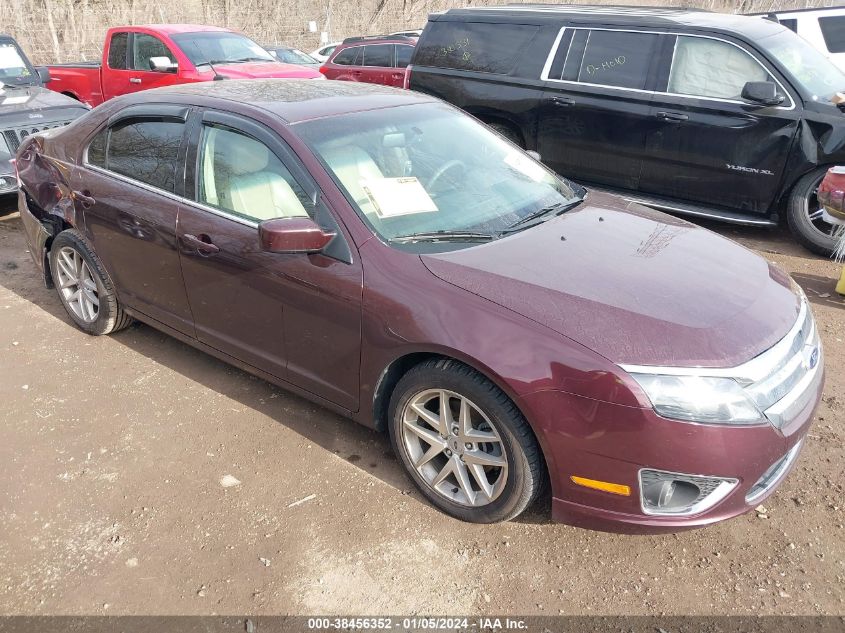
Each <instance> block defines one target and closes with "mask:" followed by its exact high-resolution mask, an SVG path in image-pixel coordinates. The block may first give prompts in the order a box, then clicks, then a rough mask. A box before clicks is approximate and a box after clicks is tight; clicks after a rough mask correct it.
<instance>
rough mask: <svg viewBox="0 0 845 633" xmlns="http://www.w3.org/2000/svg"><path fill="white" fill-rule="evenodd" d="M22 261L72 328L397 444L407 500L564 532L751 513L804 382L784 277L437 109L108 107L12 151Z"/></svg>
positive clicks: (190, 95)
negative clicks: (167, 354) (261, 381)
mask: <svg viewBox="0 0 845 633" xmlns="http://www.w3.org/2000/svg"><path fill="white" fill-rule="evenodd" d="M17 164H18V168H19V175H20V180H21V183H22V188H21V192H20V195H19V204H20V212H21V215H22V217H23V221H24V224H25V226H26V231H27V237H28V240H29V245H30V250H31V252H32V254H33V256H34V259H35V263H36V264H37V265H38V267H39V269H40V270H41V271H43V274H44V279H45V281H46V283H47V284H48V285H54V286H55V287H56V289H57V291H58V295H59V298H60V300H61V301H62V303H63V304H64V306H65V308H66V309H67V312H68V315H69V316H70V318H71V319H72V320H73V322H74V323H76V324H77V325H78V326H79V327H80V328H81V329H83V330H84V331H86V332H89V333H91V334H95V335H96V334H108V333H111V332H115V331H117V330H119V329H120V328H122V327H125V326H126V325H127V324H129V323H130V321H131V320H132V319H138V320H140V321H143V322H144V323H147V324H149V325H151V326H153V327H155V328H158V329H160V330H162V331H164V332H167V333H169V334H172V335H173V336H175V337H177V338H179V339H180V340H182V341H185V342H187V343H189V344H191V345H194V346H196V347H198V348H199V349H202V350H204V351H206V352H208V353H210V354H213V355H214V356H217V357H218V358H220V359H222V360H224V361H226V362H229V363H232V364H234V365H237V366H239V367H241V368H243V369H245V370H246V371H249V372H252V373H254V374H256V375H258V376H261V377H263V378H265V379H267V380H269V381H271V382H273V383H275V384H277V385H281V386H283V387H285V388H286V389H290V390H292V391H295V392H296V393H299V394H302V395H303V396H305V397H307V398H310V399H312V400H313V401H315V402H318V403H320V404H322V405H324V406H327V407H330V408H332V409H334V410H335V411H338V412H340V413H342V414H344V415H347V416H349V417H351V418H353V419H355V420H357V421H358V422H361V423H362V424H365V425H368V426H371V427H374V428H376V429H378V430H381V431H387V432H389V433H390V437H391V440H392V442H393V446H394V449H395V451H396V454H397V455H398V458H399V461H400V463H401V464H402V466H403V467H404V469H405V470H406V471H407V472H408V474H409V476H410V477H411V478H412V479H413V481H414V482H415V484H416V485H417V486H418V487H419V488H420V490H421V491H422V493H423V494H424V495H425V496H426V497H427V498H428V499H429V500H430V501H431V502H432V503H433V504H435V505H436V506H437V507H439V508H441V509H442V510H443V511H445V512H447V513H449V514H451V515H453V516H455V517H459V518H461V519H464V520H468V521H478V522H492V521H501V520H507V519H511V518H513V517H515V516H517V515H518V514H519V513H520V512H522V511H523V510H525V508H527V507H528V506H529V505H530V504H531V503H532V501H533V500H534V499H535V498H536V497H537V496H538V494H539V493H540V491H541V490H543V488H544V483H545V482H546V480H549V481H550V484H551V492H552V496H553V513H554V517H555V518H556V519H558V520H561V521H565V522H568V523H573V524H577V525H582V526H588V527H594V528H600V529H608V530H618V531H630V532H635V531H636V532H646V531H661V530H662V531H667V530H668V531H675V530H679V529H683V528H689V527H695V526H701V525H706V524H708V523H713V522H715V521H719V520H722V519H726V518H729V517H732V516H735V515H738V514H741V513H742V512H745V511H746V510H748V509H749V508H751V507H753V506H755V505H757V504H758V503H760V502H761V501H762V500H763V499H765V498H766V497H767V496H768V495H770V494H771V493H772V491H773V490H774V489H775V487H776V486H777V485H778V484H779V483H780V482H781V481H782V480H783V478H784V477H785V476H786V473H787V472H788V471H789V470H790V469H791V468H792V467H793V465H794V464H795V461H796V459H797V456H798V453H799V452H800V450H801V444H802V441H803V438H804V437H805V435H806V433H807V429H808V427H809V425H810V421H811V419H812V417H813V411H814V408H815V407H816V405H817V403H818V401H819V398H820V395H821V389H822V383H823V375H824V370H823V363H822V356H821V345H820V343H819V338H818V333H817V331H816V327H815V324H814V321H813V317H812V315H811V313H810V309H809V306H808V305H807V302H806V299H805V298H804V297H803V295H802V293H801V292H800V290H799V289H798V287H797V286H796V285H795V284H794V283H793V282H792V281H791V280H790V278H789V277H788V276H787V275H786V274H784V273H783V272H782V271H780V270H779V269H777V268H775V267H774V266H773V265H771V264H769V263H768V262H766V261H765V260H763V259H761V258H760V257H758V256H756V255H754V254H753V253H751V252H750V251H748V250H746V249H744V248H742V247H740V246H738V245H736V244H734V243H733V242H730V241H728V240H726V239H723V238H721V237H719V236H717V235H714V234H713V233H711V232H709V231H706V230H704V229H701V228H698V227H696V226H694V225H692V224H689V223H687V222H685V221H682V220H678V219H675V218H672V217H669V216H666V215H663V214H660V213H657V212H654V211H651V210H648V209H645V208H643V207H640V206H637V205H635V204H629V203H626V202H624V201H623V200H621V199H619V198H617V197H614V196H610V195H604V194H599V193H595V192H593V193H590V194H589V195H588V194H587V192H586V191H585V190H584V189H583V188H581V187H579V186H577V185H574V184H572V183H569V182H567V181H565V180H563V179H561V178H559V177H558V176H556V175H555V174H553V173H552V172H550V171H548V170H547V169H546V168H545V167H544V166H543V165H542V164H540V163H538V162H536V161H535V160H534V159H533V158H531V157H530V156H528V155H527V154H525V153H524V152H523V151H522V150H520V149H518V148H516V147H515V146H513V145H511V144H510V143H508V142H507V141H505V140H504V139H503V138H501V137H500V136H498V135H497V134H495V133H494V132H491V131H490V130H489V129H488V128H487V127H485V126H484V125H482V124H480V123H479V122H477V121H476V120H475V119H473V118H471V117H469V116H467V115H465V114H463V113H461V112H460V111H458V110H456V109H454V108H453V107H451V106H448V105H446V104H444V103H442V102H440V101H438V100H436V99H433V98H430V97H427V96H423V95H420V94H417V93H411V92H406V91H400V90H394V89H389V88H384V87H378V86H370V85H360V84H351V83H336V82H324V83H318V82H310V81H295V80H282V81H273V80H271V81H250V82H236V81H225V82H213V83H212V82H209V83H206V84H196V85H190V86H187V85H183V86H175V87H171V88H165V89H161V90H153V91H148V92H143V93H138V94H134V95H131V96H127V97H122V98H119V99H114V100H112V101H110V102H108V103H106V104H105V105H103V106H100V107H98V108H96V109H95V110H93V111H92V112H90V113H89V114H87V115H85V116H83V117H82V118H80V119H78V120H77V121H76V122H74V123H73V124H71V125H70V126H68V127H66V128H63V129H62V130H54V131H51V132H48V133H43V134H37V135H33V136H31V137H30V138H29V139H28V140H27V141H26V142H25V143H24V145H23V146H22V147H21V149H20V152H19V154H18V163H17Z"/></svg>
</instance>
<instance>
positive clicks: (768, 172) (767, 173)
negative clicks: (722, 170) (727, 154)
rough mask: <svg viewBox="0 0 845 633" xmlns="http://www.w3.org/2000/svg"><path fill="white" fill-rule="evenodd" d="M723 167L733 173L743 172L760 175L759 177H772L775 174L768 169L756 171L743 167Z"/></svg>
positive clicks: (755, 169) (726, 164) (753, 168)
mask: <svg viewBox="0 0 845 633" xmlns="http://www.w3.org/2000/svg"><path fill="white" fill-rule="evenodd" d="M725 167H727V168H728V169H732V170H733V171H744V172H745V173H747V174H760V175H761V176H774V175H775V174H774V173H773V172H771V171H769V170H768V169H757V168H756V167H745V166H744V165H731V164H730V163H725Z"/></svg>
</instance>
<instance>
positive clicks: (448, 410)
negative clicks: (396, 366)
mask: <svg viewBox="0 0 845 633" xmlns="http://www.w3.org/2000/svg"><path fill="white" fill-rule="evenodd" d="M390 406H391V409H390V410H391V423H390V437H391V441H392V443H393V448H394V450H395V451H396V454H397V456H398V457H399V460H400V462H401V463H402V465H403V466H404V468H405V470H406V471H407V472H408V474H409V475H410V477H411V479H412V480H413V481H414V483H415V484H416V485H417V487H418V488H419V489H420V491H421V492H422V493H423V494H424V495H425V496H426V497H427V498H428V499H429V501H431V502H432V503H433V504H434V505H435V506H437V507H438V508H440V509H441V510H443V511H444V512H446V513H447V514H450V515H452V516H454V517H456V518H458V519H462V520H464V521H471V522H474V523H495V522H497V521H507V520H509V519H512V518H514V517H516V516H517V515H519V514H520V513H521V512H522V511H523V510H525V509H526V508H527V507H528V506H529V505H530V504H531V503H532V502H533V501H534V499H535V498H536V497H537V494H538V493H539V491H540V489H541V487H542V483H543V478H544V468H545V466H544V462H543V458H542V455H541V453H540V449H539V447H538V446H537V441H536V440H535V438H534V435H533V433H532V432H531V429H530V428H529V427H528V423H527V422H526V421H525V418H524V417H523V416H522V414H521V413H520V411H519V410H518V409H517V408H516V406H515V405H514V404H513V402H511V400H510V399H509V398H508V397H507V396H506V395H505V394H504V393H503V392H502V391H501V390H500V389H498V388H497V387H496V386H495V385H493V384H492V383H491V382H490V381H489V380H487V379H486V378H484V377H483V376H481V375H480V374H478V373H477V372H475V371H473V370H472V369H470V368H469V367H467V366H466V365H463V364H461V363H458V362H456V361H451V360H432V361H428V362H425V363H422V364H420V365H418V366H416V367H414V368H413V369H411V370H410V371H409V372H408V373H407V374H406V375H405V376H403V377H402V379H401V380H400V381H399V384H397V386H396V389H395V390H394V392H393V397H392V398H391V404H390Z"/></svg>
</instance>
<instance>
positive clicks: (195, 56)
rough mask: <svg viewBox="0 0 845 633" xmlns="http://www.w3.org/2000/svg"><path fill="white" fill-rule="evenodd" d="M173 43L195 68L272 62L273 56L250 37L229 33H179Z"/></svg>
mask: <svg viewBox="0 0 845 633" xmlns="http://www.w3.org/2000/svg"><path fill="white" fill-rule="evenodd" d="M173 41H174V42H176V43H177V44H178V45H179V48H181V49H182V51H183V52H184V53H185V55H187V56H188V59H190V60H191V63H192V64H193V65H194V66H202V65H203V64H209V63H211V64H235V63H240V62H256V61H257V62H272V61H275V59H274V58H273V56H272V55H270V53H268V52H267V51H266V50H264V49H263V48H261V47H260V46H259V45H258V44H256V43H255V42H253V41H252V40H251V39H249V38H248V37H245V36H243V35H240V34H238V33H229V32H227V31H200V32H198V33H179V34H177V35H174V36H173Z"/></svg>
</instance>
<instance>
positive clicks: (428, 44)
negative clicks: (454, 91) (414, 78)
mask: <svg viewBox="0 0 845 633" xmlns="http://www.w3.org/2000/svg"><path fill="white" fill-rule="evenodd" d="M538 30H539V27H538V26H533V25H525V24H485V23H478V22H430V23H429V26H428V28H427V29H426V32H425V35H424V37H423V39H422V41H421V42H420V43H419V44H417V51H416V54H415V55H414V65H418V66H433V67H435V68H454V69H458V70H470V71H474V72H482V73H495V74H502V75H503V74H507V73H509V72H510V71H511V70H512V69H513V66H514V63H515V62H516V58H517V55H518V54H519V52H520V51H521V50H522V49H523V48H524V47H525V46H526V45H527V44H528V43H529V42H530V41H531V40H532V39H533V37H534V36H535V35H536V33H537V31H538Z"/></svg>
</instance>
